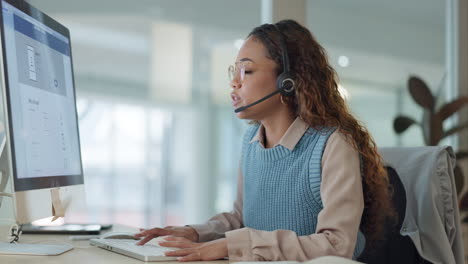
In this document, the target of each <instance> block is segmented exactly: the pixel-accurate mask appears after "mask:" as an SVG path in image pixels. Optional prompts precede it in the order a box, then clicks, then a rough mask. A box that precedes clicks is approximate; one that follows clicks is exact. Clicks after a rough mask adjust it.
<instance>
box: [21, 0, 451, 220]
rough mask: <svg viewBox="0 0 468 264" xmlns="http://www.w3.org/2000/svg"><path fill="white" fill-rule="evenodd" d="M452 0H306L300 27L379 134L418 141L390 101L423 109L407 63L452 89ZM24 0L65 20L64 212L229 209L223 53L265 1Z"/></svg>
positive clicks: (231, 140) (230, 128) (173, 214)
mask: <svg viewBox="0 0 468 264" xmlns="http://www.w3.org/2000/svg"><path fill="white" fill-rule="evenodd" d="M448 1H450V0H447V1H443V0H412V1H405V0H395V1H373V0H353V1H349V0H308V1H305V6H306V8H305V14H304V16H305V23H306V25H307V27H308V28H309V29H310V30H311V31H312V32H313V34H314V35H315V36H316V38H317V39H318V40H319V42H320V43H322V45H323V46H324V47H325V48H326V50H327V51H328V53H329V58H330V61H331V63H332V64H333V66H334V68H335V69H336V70H337V72H338V73H339V76H340V78H341V81H340V85H341V87H342V89H343V94H344V96H346V98H347V101H348V103H349V105H350V107H351V109H352V111H353V112H354V114H355V115H356V116H357V117H358V119H360V120H361V121H362V122H363V123H365V124H366V125H367V127H368V128H369V130H370V131H371V133H372V134H373V136H374V138H375V140H376V142H377V144H378V145H379V146H421V145H423V144H424V143H423V140H422V133H421V130H420V128H419V127H417V126H414V127H411V128H410V129H409V131H407V132H406V133H404V134H403V135H401V136H399V135H396V134H395V133H394V132H393V127H392V124H393V119H394V117H395V116H397V115H398V114H401V113H403V114H406V115H408V116H411V117H413V118H415V119H416V120H419V119H420V118H421V115H422V110H421V108H419V107H418V106H417V105H416V104H415V103H414V102H413V101H412V99H411V97H410V96H409V94H408V90H407V79H408V77H409V76H410V75H417V76H419V77H421V78H422V79H423V80H425V81H426V82H427V84H428V85H429V86H430V88H431V89H432V91H433V93H437V90H438V89H441V91H442V95H441V97H442V98H449V97H450V96H453V95H454V94H456V91H454V86H453V85H450V82H449V79H450V78H448V77H447V69H448V67H449V66H448V64H450V62H451V61H452V60H453V58H452V57H451V56H453V52H451V49H452V47H451V41H452V38H451V36H450V34H449V32H448V31H450V30H451V27H450V19H448V17H447V14H450V12H451V11H450V10H448V8H449V6H450V5H449V3H448ZM29 2H30V3H32V4H33V5H35V6H37V7H38V8H40V9H42V10H44V11H45V12H46V13H48V14H50V15H51V16H52V17H53V18H55V19H56V20H58V21H60V22H61V23H63V24H65V25H66V26H67V27H69V29H70V31H71V37H72V51H73V59H74V71H75V83H76V90H77V98H78V99H77V100H78V112H79V120H80V133H81V146H82V156H83V161H84V169H85V184H86V192H87V208H86V210H83V211H80V212H75V213H74V214H72V215H70V216H69V219H68V221H75V222H76V221H80V222H101V223H119V224H125V225H131V226H137V227H152V226H165V225H183V224H189V223H199V222H202V221H205V220H207V218H208V217H209V216H211V215H213V214H215V213H217V212H221V211H226V210H230V209H231V207H232V202H233V200H234V199H235V187H236V176H237V165H238V158H239V154H240V139H241V136H242V133H243V130H244V129H245V127H246V126H247V124H246V122H245V121H240V120H237V118H236V117H235V115H234V113H233V109H232V107H231V105H230V97H229V93H230V87H229V84H228V78H227V67H228V65H229V64H232V63H233V62H234V60H235V57H236V54H237V51H238V49H239V47H240V45H241V44H242V40H243V39H244V38H245V37H246V35H247V34H248V33H249V32H250V31H251V30H252V29H253V28H254V27H255V26H258V25H259V24H261V23H262V21H264V19H265V18H264V17H265V16H264V15H265V8H267V7H268V6H267V2H268V1H261V0H236V1H232V0H196V1H183V0H138V1H128V0H99V1H91V0H80V1H71V0H63V1H55V0H30V1H29ZM298 2H302V3H304V1H298ZM288 3H289V5H291V6H294V5H295V1H288ZM444 76H445V77H444ZM449 77H450V76H449ZM456 142H457V141H456V140H453V139H449V140H448V141H446V142H445V143H446V144H453V143H455V144H456Z"/></svg>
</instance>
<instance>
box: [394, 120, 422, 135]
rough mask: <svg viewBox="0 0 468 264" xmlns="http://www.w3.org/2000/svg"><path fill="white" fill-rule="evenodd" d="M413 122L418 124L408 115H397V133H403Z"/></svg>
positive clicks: (395, 127) (395, 128) (395, 122)
mask: <svg viewBox="0 0 468 264" xmlns="http://www.w3.org/2000/svg"><path fill="white" fill-rule="evenodd" d="M413 124H417V122H416V121H414V120H413V119H411V118H409V117H407V116H397V117H396V118H395V120H394V121H393V130H395V132H396V133H397V134H401V133H403V132H404V131H405V130H406V129H407V128H408V127H410V126H411V125H413Z"/></svg>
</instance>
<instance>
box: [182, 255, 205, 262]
mask: <svg viewBox="0 0 468 264" xmlns="http://www.w3.org/2000/svg"><path fill="white" fill-rule="evenodd" d="M177 260H178V261H181V262H184V261H197V260H202V258H201V256H200V254H199V253H192V254H190V255H187V256H185V257H178V258H177Z"/></svg>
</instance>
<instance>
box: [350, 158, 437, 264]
mask: <svg viewBox="0 0 468 264" xmlns="http://www.w3.org/2000/svg"><path fill="white" fill-rule="evenodd" d="M386 169H387V173H388V177H389V181H390V190H391V192H392V205H393V207H394V208H395V210H396V211H397V214H398V215H397V219H396V222H394V221H390V220H388V221H387V222H386V223H385V234H384V240H383V241H381V242H380V243H379V244H378V245H367V247H366V249H365V250H364V252H363V253H362V255H361V256H360V257H359V258H358V261H361V262H364V263H368V264H374V263H375V264H393V263H395V264H396V263H398V264H414V263H429V262H427V261H425V260H424V259H423V258H421V256H420V255H419V253H418V251H417V249H416V247H415V246H414V244H413V242H412V241H411V239H410V238H409V237H407V236H402V235H401V234H400V229H401V226H402V224H403V220H404V219H405V211H406V191H405V188H404V186H403V183H402V182H401V180H400V177H399V176H398V174H397V172H396V171H395V169H393V168H392V167H386Z"/></svg>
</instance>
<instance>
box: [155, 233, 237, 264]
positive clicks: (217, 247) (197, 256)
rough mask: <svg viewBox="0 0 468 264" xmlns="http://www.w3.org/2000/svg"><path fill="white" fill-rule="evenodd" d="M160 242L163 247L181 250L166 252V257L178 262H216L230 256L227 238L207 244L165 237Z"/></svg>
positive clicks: (181, 238)
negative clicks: (174, 258)
mask: <svg viewBox="0 0 468 264" xmlns="http://www.w3.org/2000/svg"><path fill="white" fill-rule="evenodd" d="M164 240H166V241H163V242H159V245H160V246H163V247H176V248H180V249H179V250H176V251H169V252H166V253H165V255H166V256H171V257H178V258H177V260H178V261H197V260H216V259H222V258H224V257H227V256H228V248H227V241H226V239H225V238H221V239H218V240H213V241H210V242H206V243H195V242H192V241H190V240H188V239H186V238H183V237H173V236H168V237H164Z"/></svg>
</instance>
